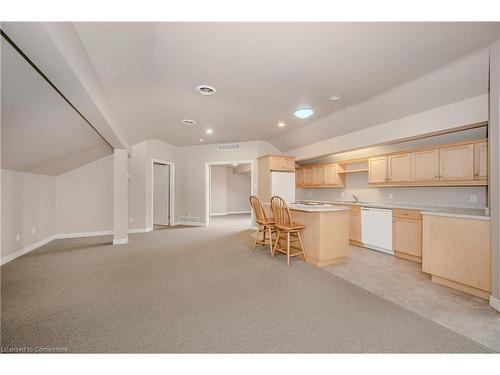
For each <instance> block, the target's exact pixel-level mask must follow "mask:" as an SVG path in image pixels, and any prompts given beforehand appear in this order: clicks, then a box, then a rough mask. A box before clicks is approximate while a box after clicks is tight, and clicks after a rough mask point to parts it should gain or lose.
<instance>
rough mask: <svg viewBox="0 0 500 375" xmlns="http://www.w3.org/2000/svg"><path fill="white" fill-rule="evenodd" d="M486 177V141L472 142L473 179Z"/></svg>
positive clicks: (484, 178) (485, 178)
mask: <svg viewBox="0 0 500 375" xmlns="http://www.w3.org/2000/svg"><path fill="white" fill-rule="evenodd" d="M487 179H488V142H480V143H476V144H474V180H487Z"/></svg>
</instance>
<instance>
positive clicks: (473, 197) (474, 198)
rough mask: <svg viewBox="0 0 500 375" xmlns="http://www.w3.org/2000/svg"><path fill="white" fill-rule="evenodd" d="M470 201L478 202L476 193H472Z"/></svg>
mask: <svg viewBox="0 0 500 375" xmlns="http://www.w3.org/2000/svg"><path fill="white" fill-rule="evenodd" d="M470 202H471V203H477V195H476V194H471V195H470Z"/></svg>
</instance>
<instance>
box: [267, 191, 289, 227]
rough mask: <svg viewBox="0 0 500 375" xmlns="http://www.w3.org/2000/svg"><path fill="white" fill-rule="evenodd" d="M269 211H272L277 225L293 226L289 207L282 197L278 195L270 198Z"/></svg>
mask: <svg viewBox="0 0 500 375" xmlns="http://www.w3.org/2000/svg"><path fill="white" fill-rule="evenodd" d="M271 211H272V212H273V216H274V222H275V224H276V226H277V227H282V228H286V227H291V226H293V222H292V215H291V214H290V209H289V208H288V205H287V204H286V202H285V201H284V200H283V198H281V197H278V196H274V197H272V198H271Z"/></svg>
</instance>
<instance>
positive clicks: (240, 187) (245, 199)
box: [227, 168, 252, 213]
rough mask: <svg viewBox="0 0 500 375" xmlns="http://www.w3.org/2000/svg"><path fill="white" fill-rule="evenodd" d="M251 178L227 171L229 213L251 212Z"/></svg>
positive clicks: (229, 169) (230, 169)
mask: <svg viewBox="0 0 500 375" xmlns="http://www.w3.org/2000/svg"><path fill="white" fill-rule="evenodd" d="M251 188H252V185H251V177H250V175H249V174H246V173H234V169H233V168H228V169H227V212H228V213H231V212H234V213H237V212H250V202H249V197H250V195H251V192H252V189H251Z"/></svg>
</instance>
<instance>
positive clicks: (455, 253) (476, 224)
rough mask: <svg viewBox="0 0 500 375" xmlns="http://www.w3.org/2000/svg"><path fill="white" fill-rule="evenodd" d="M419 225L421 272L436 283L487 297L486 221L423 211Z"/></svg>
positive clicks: (488, 268) (487, 240) (488, 241)
mask: <svg viewBox="0 0 500 375" xmlns="http://www.w3.org/2000/svg"><path fill="white" fill-rule="evenodd" d="M422 226H423V227H422V233H423V236H422V271H424V272H427V273H429V274H431V276H432V278H431V279H432V281H434V282H436V283H439V284H443V285H446V286H448V287H451V288H455V289H458V290H461V291H463V292H466V293H470V294H473V295H476V296H478V297H482V298H489V292H490V290H491V287H490V270H491V260H490V222H489V220H475V219H467V218H457V217H447V216H434V215H425V214H424V215H423V222H422Z"/></svg>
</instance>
